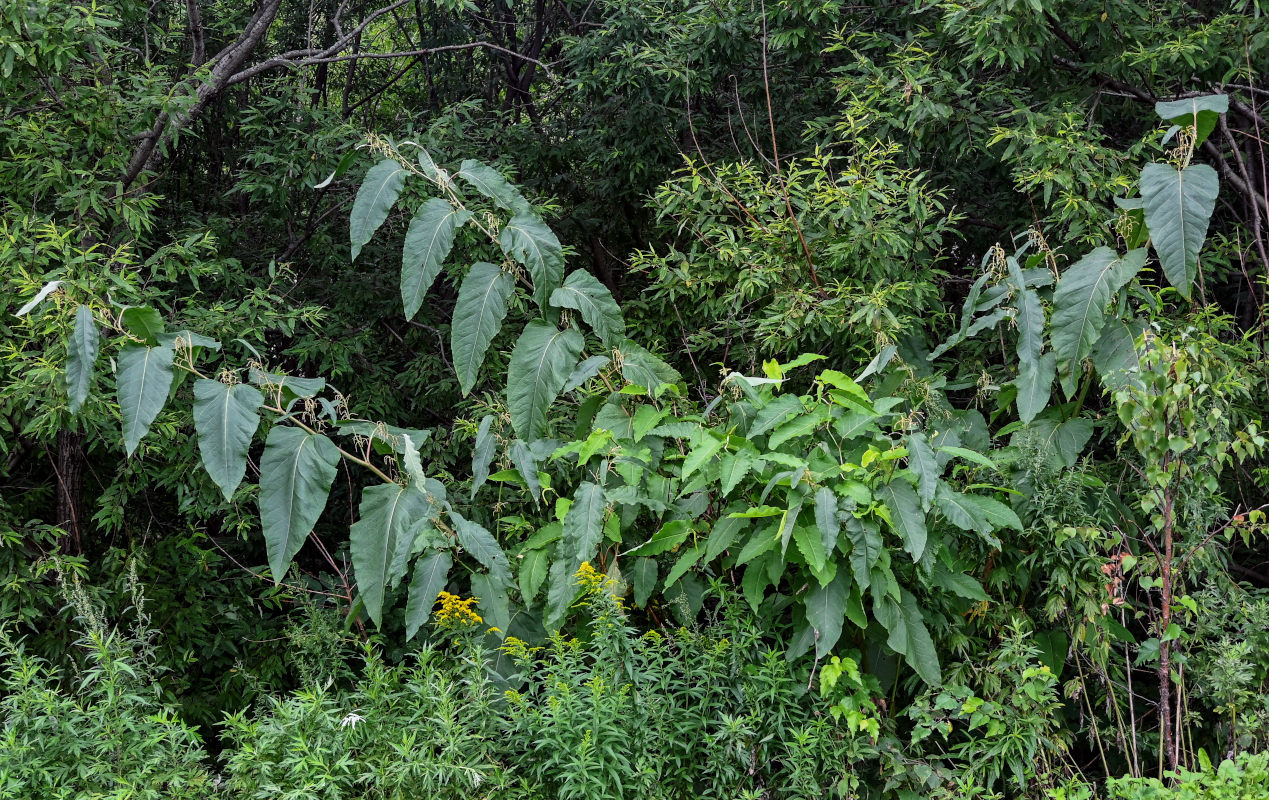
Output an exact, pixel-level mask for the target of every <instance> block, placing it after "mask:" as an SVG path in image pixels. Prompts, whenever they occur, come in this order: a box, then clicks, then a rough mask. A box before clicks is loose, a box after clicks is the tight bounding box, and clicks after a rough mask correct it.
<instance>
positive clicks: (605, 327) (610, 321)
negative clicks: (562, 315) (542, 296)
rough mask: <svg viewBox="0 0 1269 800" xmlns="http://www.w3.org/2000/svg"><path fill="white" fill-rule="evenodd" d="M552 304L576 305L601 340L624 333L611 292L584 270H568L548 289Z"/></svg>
mask: <svg viewBox="0 0 1269 800" xmlns="http://www.w3.org/2000/svg"><path fill="white" fill-rule="evenodd" d="M551 305H553V306H555V307H556V308H571V309H575V310H576V311H577V312H578V313H579V314H581V315H582V319H583V320H585V321H586V324H587V325H589V326H590V328H591V330H593V331H594V332H595V335H596V336H598V337H599V339H600V341H602V342H603V343H604V344H605V345H608V346H609V347H611V346H613V345H614V344H616V343H617V342H618V341H620V340H621V339H622V338H623V337H625V335H626V321H625V319H624V318H623V317H622V316H621V308H620V307H619V306H618V305H617V301H616V300H614V299H613V297H612V292H610V291H608V287H607V286H604V285H603V284H602V283H600V282H599V280H598V279H597V278H596V277H595V276H594V275H591V274H590V273H589V272H587V271H586V270H582V269H575V270H573V271H572V272H570V273H569V274H568V277H567V278H565V279H564V285H563V286H561V287H560V288H558V289H556V290H555V291H554V292H551ZM648 388H652V387H648Z"/></svg>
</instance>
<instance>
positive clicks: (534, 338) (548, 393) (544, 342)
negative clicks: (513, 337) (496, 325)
mask: <svg viewBox="0 0 1269 800" xmlns="http://www.w3.org/2000/svg"><path fill="white" fill-rule="evenodd" d="M581 352H582V335H581V334H580V333H578V332H577V330H576V329H575V328H565V329H563V330H560V329H559V328H556V327H555V326H554V325H551V324H549V323H546V322H542V321H541V320H534V321H532V322H530V323H529V324H528V325H526V326H525V328H524V332H523V333H521V334H520V338H519V340H518V341H517V342H516V346H515V349H514V350H512V351H511V364H510V365H509V367H508V370H507V401H508V405H509V407H510V411H511V426H512V427H513V428H514V429H515V432H516V433H517V434H518V435H519V436H520V438H522V439H525V440H527V441H535V440H537V439H540V438H542V436H544V435H545V434H546V427H547V425H546V423H547V411H548V409H550V407H551V404H552V403H554V402H555V398H556V397H558V396H559V394H560V390H561V389H563V388H564V382H565V381H566V380H568V376H569V373H570V372H571V371H572V369H573V365H574V364H576V363H577V357H578V355H579V354H580V353H581Z"/></svg>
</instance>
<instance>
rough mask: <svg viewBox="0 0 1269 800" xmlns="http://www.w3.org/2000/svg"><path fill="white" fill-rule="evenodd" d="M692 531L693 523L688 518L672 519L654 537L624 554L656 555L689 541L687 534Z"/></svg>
mask: <svg viewBox="0 0 1269 800" xmlns="http://www.w3.org/2000/svg"><path fill="white" fill-rule="evenodd" d="M691 532H692V528H691V525H689V524H688V522H687V521H686V520H681V519H675V520H670V521H669V522H667V523H665V524H664V525H662V526H661V529H660V530H659V531H657V532H656V533H654V534H652V538H651V539H649V540H648V541H646V542H644V543H643V544H641V545H639V546H638V547H636V548H634V549H632V550H628V551H626V552H625V553H624V554H623V555H628V556H655V555H660V554H661V553H664V552H666V551H667V550H672V549H674V548H675V547H678V546H679V545H681V544H683V542H685V541H687V536H688V534H689V533H691Z"/></svg>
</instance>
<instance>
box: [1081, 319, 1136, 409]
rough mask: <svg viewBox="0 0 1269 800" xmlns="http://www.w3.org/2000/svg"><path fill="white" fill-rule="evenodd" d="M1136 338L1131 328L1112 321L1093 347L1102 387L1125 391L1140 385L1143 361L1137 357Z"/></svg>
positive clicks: (1093, 356) (1094, 360)
mask: <svg viewBox="0 0 1269 800" xmlns="http://www.w3.org/2000/svg"><path fill="white" fill-rule="evenodd" d="M1136 338H1137V337H1136V336H1135V335H1134V334H1133V331H1132V329H1131V328H1129V327H1128V326H1127V325H1126V324H1124V323H1122V322H1120V321H1119V320H1112V321H1111V322H1110V323H1109V324H1107V325H1106V330H1105V331H1103V332H1102V336H1101V338H1100V339H1098V340H1097V344H1095V345H1093V352H1092V353H1091V354H1090V355H1091V356H1092V359H1093V363H1094V364H1096V365H1097V374H1099V375H1101V377H1102V385H1103V386H1105V387H1106V388H1107V389H1110V390H1112V391H1113V390H1118V389H1123V388H1126V387H1128V386H1131V385H1138V384H1140V382H1141V381H1140V378H1138V377H1137V374H1136V373H1137V370H1138V368H1139V367H1140V366H1141V361H1140V359H1139V357H1138V356H1137V343H1136Z"/></svg>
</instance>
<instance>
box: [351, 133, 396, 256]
mask: <svg viewBox="0 0 1269 800" xmlns="http://www.w3.org/2000/svg"><path fill="white" fill-rule="evenodd" d="M404 183H405V170H404V169H402V168H401V165H400V164H398V163H397V162H396V161H394V160H392V159H390V158H389V159H384V160H383V161H380V162H379V163H378V164H375V165H374V166H373V167H371V168H370V170H369V171H368V172H367V173H366V179H365V180H364V181H362V183H361V188H360V189H358V190H357V199H356V200H354V201H353V207H352V213H351V214H350V215H349V217H348V239H349V241H350V242H351V243H352V260H353V261H356V260H357V256H359V255H360V254H361V248H363V247H365V245H366V242H369V241H370V237H372V236H374V234H375V231H377V230H379V226H380V225H382V224H383V222H384V220H386V219H387V218H388V212H389V211H391V210H392V205H393V203H395V202H396V201H397V196H398V195H400V194H401V186H402V184H404Z"/></svg>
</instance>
